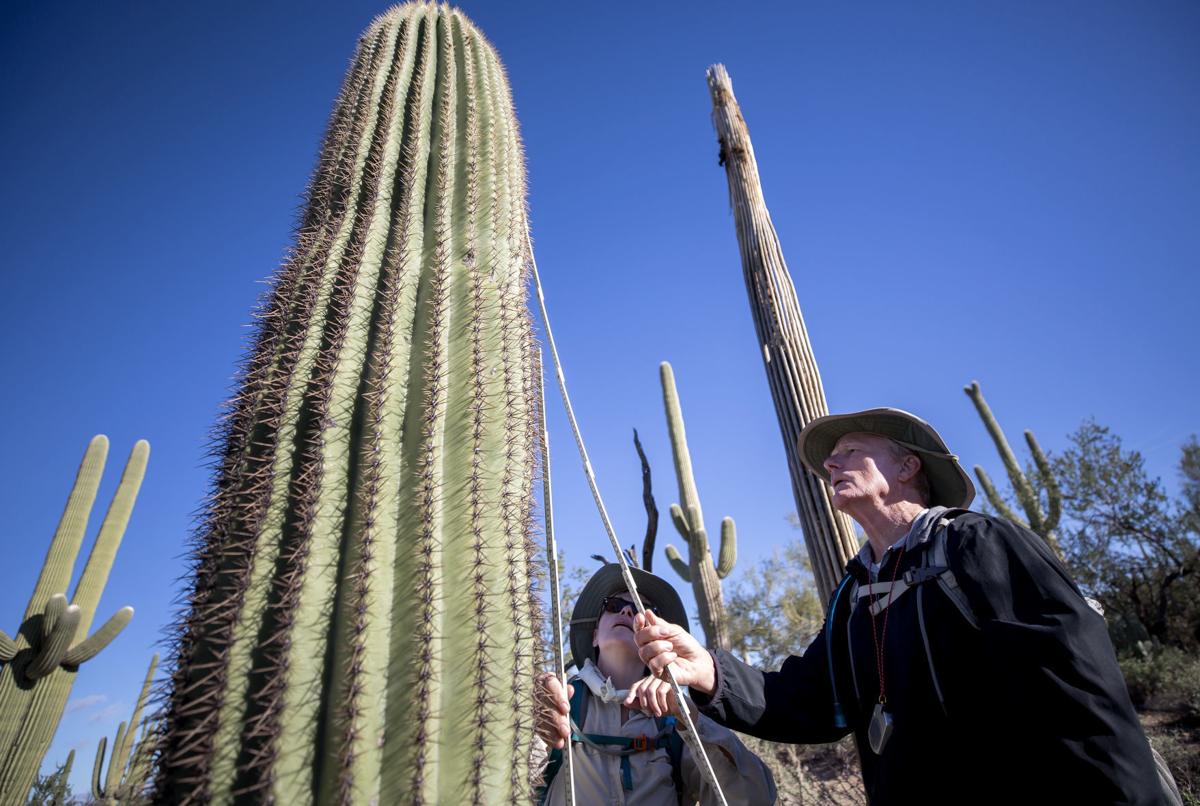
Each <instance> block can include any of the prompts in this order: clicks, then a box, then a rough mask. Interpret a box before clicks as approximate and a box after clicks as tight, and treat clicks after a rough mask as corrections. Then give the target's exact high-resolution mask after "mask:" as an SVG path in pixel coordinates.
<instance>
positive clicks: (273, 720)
mask: <svg viewBox="0 0 1200 806" xmlns="http://www.w3.org/2000/svg"><path fill="white" fill-rule="evenodd" d="M526 226H527V225H526V212H525V172H524V163H523V157H522V153H521V144H520V140H519V136H518V131H517V123H516V117H515V114H514V112H513V108H512V100H511V95H510V92H509V87H508V83H507V79H506V78H505V75H504V71H503V69H502V67H501V65H500V62H499V59H498V58H497V56H496V53H495V51H494V50H493V48H492V47H491V45H490V44H489V43H488V42H487V41H486V40H485V39H484V38H483V36H482V35H481V34H480V33H479V32H478V31H477V30H476V29H475V28H474V27H473V26H472V24H471V23H470V22H469V21H468V20H467V19H466V17H464V16H463V14H462V13H461V12H459V11H458V10H457V9H453V8H449V7H446V6H435V5H426V4H409V5H403V6H397V7H395V8H393V9H391V10H389V11H388V12H386V13H385V14H383V15H382V16H380V17H379V18H377V19H376V20H375V21H374V22H373V23H372V24H371V25H370V27H369V28H368V29H367V31H366V32H365V33H364V35H363V36H362V37H361V39H360V40H359V47H358V50H357V52H356V54H355V57H354V59H353V62H352V65H351V68H350V70H349V73H348V75H347V78H346V81H345V83H344V84H343V86H342V91H341V94H340V96H339V98H338V100H337V102H336V106H335V109H334V113H333V116H332V120H331V123H330V127H329V130H328V134H327V135H326V138H325V142H324V145H323V148H322V152H321V155H320V158H319V160H318V165H317V168H316V173H315V176H314V179H313V182H312V185H311V187H310V189H309V193H308V199H307V205H306V210H305V213H304V215H303V217H302V219H301V223H300V227H299V231H298V234H297V243H296V245H295V247H294V249H293V253H292V255H291V257H290V258H289V260H288V262H287V263H286V264H285V266H284V267H283V269H282V271H281V273H280V275H279V277H278V279H277V281H276V285H275V287H274V289H273V291H272V293H271V296H270V297H269V299H268V301H267V303H266V305H265V310H264V312H263V314H262V322H261V325H260V327H259V331H258V334H257V339H256V343H255V345H254V347H253V348H252V352H251V354H250V356H249V358H248V359H247V363H246V365H245V367H244V370H243V378H242V381H241V387H240V392H239V393H238V394H237V395H236V396H235V398H234V399H233V400H232V401H231V404H230V408H231V411H230V413H229V416H228V418H227V421H226V425H225V429H226V431H225V434H224V435H223V436H224V448H223V450H222V452H221V455H220V457H219V464H218V469H217V474H216V481H215V489H214V494H213V496H212V498H211V502H210V505H209V508H208V511H207V512H206V514H205V519H204V522H203V524H202V527H201V529H200V531H199V532H198V535H197V545H196V549H195V554H194V565H195V567H194V583H193V584H194V587H193V590H192V593H191V596H190V610H189V612H187V613H186V614H185V615H184V617H183V620H182V623H181V624H180V625H179V633H180V637H179V647H178V653H177V660H176V663H175V669H174V671H173V674H172V678H171V681H170V688H171V691H170V694H169V702H168V706H167V711H166V727H165V736H164V744H163V749H162V752H161V762H160V765H159V774H158V778H157V782H156V785H157V791H158V793H159V794H158V797H159V798H160V799H161V800H172V801H182V802H189V803H208V802H212V803H229V802H231V801H233V800H235V799H252V800H267V801H277V802H281V803H287V804H301V803H309V802H313V801H316V802H321V803H330V802H341V803H351V802H353V803H372V802H380V803H396V802H399V801H401V800H403V801H405V802H410V803H468V802H469V803H512V802H517V801H521V800H526V799H528V798H529V797H530V796H531V792H532V787H531V785H530V781H529V780H528V779H529V778H530V769H529V765H528V764H527V763H526V762H527V761H528V759H529V757H530V752H531V749H532V742H533V732H532V724H531V719H532V701H531V697H530V692H529V680H530V678H531V676H532V675H533V673H534V671H535V663H536V662H537V660H538V659H539V657H540V646H539V644H538V638H537V636H538V630H539V623H538V619H539V615H538V605H537V601H536V598H537V597H536V593H535V591H534V590H533V588H532V580H533V578H534V575H535V573H536V572H537V570H538V565H539V561H538V559H537V551H538V549H537V547H536V545H535V544H534V543H533V542H532V540H531V539H530V535H531V532H532V525H533V468H534V463H535V451H534V446H535V444H536V441H535V438H536V428H537V424H536V417H535V415H534V412H535V407H534V401H535V397H536V393H535V391H534V374H533V371H532V363H533V360H532V350H533V331H532V325H531V320H530V318H529V315H528V312H527V308H526V305H525V302H526V279H527V272H528V255H527V252H526V249H525V243H526Z"/></svg>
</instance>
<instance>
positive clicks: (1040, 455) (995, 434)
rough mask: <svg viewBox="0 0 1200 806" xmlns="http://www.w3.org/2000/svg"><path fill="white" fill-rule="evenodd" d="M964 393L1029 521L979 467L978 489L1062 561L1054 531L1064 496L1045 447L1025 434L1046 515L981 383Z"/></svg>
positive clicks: (965, 389)
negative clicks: (1022, 516)
mask: <svg viewBox="0 0 1200 806" xmlns="http://www.w3.org/2000/svg"><path fill="white" fill-rule="evenodd" d="M963 391H964V392H966V393H967V397H969V398H971V402H972V403H974V404H975V410H976V411H977V412H979V419H981V420H983V425H984V427H985V428H987V431H988V434H989V435H991V437H992V442H994V443H995V444H996V451H997V453H999V454H1000V461H1001V462H1003V463H1004V469H1005V470H1006V471H1007V472H1008V480H1009V481H1010V482H1011V483H1012V488H1013V492H1014V493H1016V496H1017V500H1018V501H1019V502H1020V503H1021V508H1022V509H1024V510H1025V516H1026V518H1027V519H1028V520H1025V519H1022V518H1021V517H1020V516H1018V515H1017V513H1015V512H1013V510H1012V507H1010V506H1009V505H1008V503H1007V502H1006V501H1005V500H1004V497H1003V496H1002V495H1000V492H999V490H997V489H996V485H995V484H993V483H992V480H991V478H990V477H989V476H988V474H987V472H986V471H985V470H984V469H983V468H982V467H981V466H979V465H975V477H976V478H978V479H979V486H980V487H982V488H983V491H984V493H986V494H987V498H988V501H989V502H991V505H992V506H993V507H995V508H996V511H997V512H998V513H1000V516H1001V517H1002V518H1007V519H1008V520H1010V521H1012V522H1013V523H1019V524H1020V525H1022V526H1024V527H1026V528H1027V529H1030V530H1032V531H1033V532H1035V533H1036V534H1038V535H1040V536H1041V538H1042V539H1043V540H1045V541H1046V543H1047V544H1048V545H1049V546H1050V548H1052V549H1053V550H1054V551H1055V553H1057V554H1058V556H1059V557H1061V556H1062V548H1061V547H1060V546H1059V544H1058V537H1057V536H1056V535H1055V534H1054V530H1055V529H1056V528H1057V527H1058V519H1059V517H1060V516H1061V514H1062V492H1061V491H1060V490H1059V487H1058V480H1057V479H1056V478H1054V470H1053V468H1051V467H1050V460H1048V459H1047V458H1046V454H1045V452H1044V451H1042V446H1041V445H1039V444H1038V441H1037V438H1036V437H1034V435H1033V432H1032V431H1026V432H1025V443H1026V444H1027V445H1028V446H1029V453H1030V454H1031V455H1032V456H1033V463H1034V464H1035V465H1036V466H1037V469H1038V479H1039V480H1040V481H1041V483H1042V487H1043V489H1045V491H1046V511H1045V512H1043V511H1042V502H1041V499H1040V498H1039V496H1038V493H1037V491H1036V490H1034V488H1033V484H1032V483H1031V482H1030V481H1029V477H1028V476H1026V475H1025V472H1024V471H1023V470H1022V469H1021V465H1020V463H1019V462H1017V457H1016V455H1015V454H1014V453H1013V450H1012V447H1011V446H1010V445H1009V444H1008V438H1007V437H1006V436H1005V435H1004V430H1003V429H1002V428H1000V423H998V422H997V421H996V418H995V416H994V415H993V414H992V409H991V407H990V406H988V404H987V401H986V400H984V399H983V390H982V389H980V388H979V381H971V384H970V386H964V387H963Z"/></svg>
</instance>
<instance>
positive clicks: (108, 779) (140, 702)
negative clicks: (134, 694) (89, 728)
mask: <svg viewBox="0 0 1200 806" xmlns="http://www.w3.org/2000/svg"><path fill="white" fill-rule="evenodd" d="M156 668H158V655H157V653H156V654H155V655H154V657H152V658H151V659H150V667H149V668H148V669H146V679H145V680H144V681H143V682H142V691H141V693H140V694H138V698H137V702H136V703H135V704H134V706H133V715H132V716H130V717H129V721H128V722H122V723H121V724H120V725H118V726H117V735H116V737H115V738H114V739H113V746H112V754H111V755H110V756H109V760H108V773H107V774H105V772H104V751H105V748H106V747H107V745H108V737H106V736H102V737H100V744H99V746H98V747H97V748H96V762H95V764H94V766H93V767H92V797H93V798H95V799H96V801H97V802H98V803H102V804H111V803H130V802H137V801H139V800H141V798H142V796H143V794H144V790H145V788H146V784H147V782H148V780H149V777H150V759H151V756H152V754H153V747H154V743H155V738H156V736H155V731H154V728H153V726H152V724H151V722H150V720H149V719H147V720H145V721H141V719H142V711H143V710H144V709H145V707H146V700H147V699H148V698H149V696H150V684H151V683H152V682H153V681H154V670H155V669H156ZM139 725H140V726H141V738H140V739H139V740H138V741H137V743H136V746H135V743H134V734H135V733H136V732H137V730H138V727H139Z"/></svg>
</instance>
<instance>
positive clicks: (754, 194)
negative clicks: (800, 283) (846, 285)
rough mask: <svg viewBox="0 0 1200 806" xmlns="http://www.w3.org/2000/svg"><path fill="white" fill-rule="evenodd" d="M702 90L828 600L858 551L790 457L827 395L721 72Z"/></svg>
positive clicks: (803, 520)
mask: <svg viewBox="0 0 1200 806" xmlns="http://www.w3.org/2000/svg"><path fill="white" fill-rule="evenodd" d="M708 88H709V92H710V94H711V96H712V105H713V126H714V127H715V128H716V130H717V140H718V141H719V142H720V145H721V164H722V165H724V166H725V174H726V178H727V179H728V180H729V203H730V206H731V207H732V208H733V216H734V223H735V226H736V228H737V237H738V245H739V246H740V247H741V254H742V272H743V274H744V276H745V279H746V291H747V293H748V294H749V296H750V311H751V313H752V314H753V315H754V330H755V332H756V333H757V334H758V342H759V344H760V345H762V359H763V366H764V367H765V368H766V371H767V382H768V383H769V384H770V387H771V398H772V399H773V400H774V401H775V413H776V415H777V416H778V418H779V431H780V435H781V436H782V437H783V443H784V447H785V449H786V450H787V458H788V469H789V470H790V471H791V475H792V494H793V495H794V496H795V499H796V509H797V512H798V513H799V515H800V525H801V527H802V528H803V529H804V540H805V543H806V544H807V546H808V553H809V557H810V558H811V559H812V568H813V576H814V577H815V578H816V581H817V588H818V590H819V591H820V592H821V598H822V599H823V600H828V598H829V596H830V595H831V594H832V593H833V588H834V585H836V584H837V581H838V580H839V579H840V578H841V576H842V569H843V567H844V566H845V564H846V562H847V561H848V560H849V559H850V557H851V556H853V555H854V553H855V552H856V551H857V550H858V540H857V539H856V537H855V535H854V525H853V524H852V523H851V521H850V519H849V518H848V517H846V516H845V515H843V514H842V513H840V512H837V511H836V510H834V508H833V504H832V502H831V499H830V496H831V492H830V490H829V487H828V485H826V484H825V482H824V481H823V480H822V479H821V478H820V477H819V476H817V475H816V474H814V473H810V472H809V471H808V470H807V469H805V467H804V465H803V464H802V463H801V461H800V454H799V452H798V451H797V450H796V438H797V437H799V436H800V431H801V430H802V429H803V428H804V426H805V425H806V424H807V423H808V422H810V421H811V420H813V419H816V418H817V417H820V416H822V415H825V414H828V413H829V408H828V406H827V404H826V403H825V390H824V388H822V386H821V375H820V373H819V372H818V371H817V361H816V359H815V358H814V357H813V352H812V346H811V345H810V343H809V341H808V331H807V330H806V329H805V327H804V317H803V316H802V315H801V314H800V303H799V301H798V300H797V298H796V287H795V286H794V285H793V284H792V277H791V275H790V274H789V273H788V268H787V263H786V262H785V261H784V259H783V249H782V247H781V246H780V244H779V237H778V236H777V235H776V234H775V227H774V225H772V223H771V214H770V212H769V211H768V210H767V203H766V200H765V199H764V197H763V192H762V184H761V183H760V181H759V178H758V163H757V162H756V161H755V159H754V147H753V146H752V145H751V143H750V130H749V129H748V128H747V127H746V120H745V118H743V117H742V110H741V108H740V107H739V106H738V102H737V98H735V97H734V95H733V82H732V81H730V79H729V73H727V72H726V71H725V67H724V66H723V65H720V64H716V65H713V66H712V67H710V68H708Z"/></svg>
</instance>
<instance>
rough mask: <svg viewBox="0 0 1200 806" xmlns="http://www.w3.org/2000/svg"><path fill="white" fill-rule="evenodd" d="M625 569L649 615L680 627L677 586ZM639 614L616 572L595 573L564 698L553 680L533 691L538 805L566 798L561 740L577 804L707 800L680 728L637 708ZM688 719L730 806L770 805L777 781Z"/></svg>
mask: <svg viewBox="0 0 1200 806" xmlns="http://www.w3.org/2000/svg"><path fill="white" fill-rule="evenodd" d="M631 571H632V572H633V578H634V583H635V584H636V585H637V590H638V594H639V596H640V597H641V599H642V604H643V605H644V606H645V607H646V609H647V612H656V613H658V614H659V615H661V616H662V617H663V618H664V619H666V620H668V621H670V622H672V623H674V624H678V625H686V624H687V613H686V612H685V610H684V608H683V602H682V600H680V598H679V594H678V593H676V592H675V589H674V588H672V587H671V586H670V585H669V584H667V582H666V581H664V580H663V579H661V578H659V577H657V576H655V575H654V574H651V573H648V572H646V571H642V570H640V569H637V568H633V569H631ZM636 612H637V609H636V607H635V606H634V604H633V600H632V598H631V597H630V595H629V593H628V591H627V590H626V589H625V583H624V581H623V580H622V578H621V569H620V567H619V566H617V565H605V566H604V567H603V568H601V569H600V570H599V571H597V572H596V574H595V575H594V576H593V577H592V578H591V579H590V580H588V583H587V584H586V585H585V586H584V588H583V591H581V592H580V594H579V598H578V600H576V602H575V609H574V612H573V614H572V619H571V633H570V641H571V652H572V654H573V655H574V659H575V666H576V667H577V668H578V669H579V671H578V673H577V674H576V675H575V676H574V677H573V678H572V679H571V681H570V685H568V691H567V692H563V690H562V686H561V684H560V683H559V681H558V680H557V679H556V678H555V677H554V676H553V675H543V676H542V677H541V678H539V679H538V683H537V686H536V687H535V691H536V699H537V703H538V706H539V707H538V718H537V732H538V735H539V736H541V737H542V739H543V740H544V741H545V742H546V743H547V744H548V745H549V746H550V747H551V748H553V750H552V751H551V755H550V763H549V765H548V766H547V769H546V776H545V777H546V787H545V789H544V790H543V796H542V797H543V802H544V803H549V804H560V803H564V802H565V800H566V796H565V792H564V787H565V785H566V776H565V775H558V774H557V773H558V770H559V767H560V766H561V764H562V763H563V761H562V752H561V749H560V748H562V747H563V745H564V743H565V742H566V741H567V740H568V739H570V740H571V741H572V746H573V748H574V749H573V757H574V765H573V771H574V778H575V797H576V799H577V800H578V802H579V803H581V804H585V805H586V804H616V803H629V804H638V806H641V805H642V804H647V806H656V805H657V804H661V806H675V805H676V804H678V803H680V802H692V803H694V802H696V801H700V802H701V803H708V802H711V798H710V797H709V793H708V787H707V785H706V784H705V782H704V781H703V779H702V778H701V775H700V771H699V769H698V768H697V766H696V764H695V763H694V762H693V760H692V756H691V751H690V749H689V748H688V747H687V746H686V745H685V744H684V743H683V741H682V739H681V738H680V736H679V735H678V731H679V730H682V729H683V728H682V724H681V723H677V722H675V720H674V718H673V717H672V716H670V715H669V714H667V713H666V711H665V710H664V709H659V711H658V713H656V714H649V713H648V711H649V710H650V707H649V704H648V702H639V701H638V694H637V693H638V691H639V690H643V688H644V687H643V685H642V684H641V683H640V682H639V681H642V680H643V678H644V677H645V676H646V667H645V664H643V663H642V661H641V659H640V658H639V657H638V647H637V643H636V641H635V640H634V634H633V625H634V615H635V613H636ZM680 629H681V630H686V627H685V626H681V627H680ZM691 713H692V716H693V719H694V720H695V724H696V729H697V730H698V731H699V733H700V740H701V742H702V743H703V744H704V747H705V751H706V753H707V755H708V757H709V761H710V762H711V763H712V766H713V770H714V771H715V772H716V774H717V779H718V781H719V782H720V784H721V789H722V791H723V792H724V793H725V797H726V799H727V800H728V801H729V803H739V804H741V803H746V804H759V803H763V804H769V803H774V802H775V783H774V780H773V779H772V778H771V773H770V771H769V770H767V768H766V766H765V765H764V764H763V763H762V761H761V760H760V759H759V758H758V756H756V755H754V754H753V753H751V752H750V751H749V750H747V749H746V746H745V745H743V744H742V743H741V741H739V740H738V738H737V736H735V735H734V734H733V732H732V731H730V730H728V729H727V728H723V727H721V726H720V725H718V724H716V723H715V722H713V721H712V720H711V719H708V718H707V717H703V716H700V715H699V714H698V713H696V711H695V707H694V706H692V707H691ZM572 722H574V723H575V724H574V725H572V724H571V723H572Z"/></svg>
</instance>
